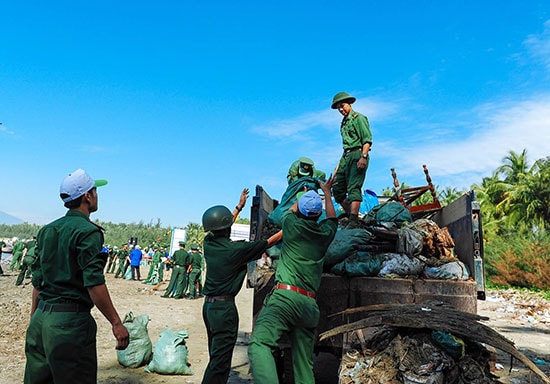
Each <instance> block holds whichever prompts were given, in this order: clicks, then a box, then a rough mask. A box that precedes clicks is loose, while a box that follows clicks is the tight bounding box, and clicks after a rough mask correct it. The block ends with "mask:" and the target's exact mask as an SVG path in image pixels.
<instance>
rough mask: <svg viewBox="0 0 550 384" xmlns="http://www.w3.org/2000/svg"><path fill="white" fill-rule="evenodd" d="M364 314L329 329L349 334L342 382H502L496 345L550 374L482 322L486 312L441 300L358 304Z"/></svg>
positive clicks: (332, 333) (331, 334)
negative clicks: (496, 366)
mask: <svg viewBox="0 0 550 384" xmlns="http://www.w3.org/2000/svg"><path fill="white" fill-rule="evenodd" d="M358 312H361V313H362V314H363V317H362V319H361V320H358V321H355V322H353V323H350V324H345V325H341V326H338V327H336V328H333V329H331V330H328V331H326V332H324V333H322V334H321V335H320V339H321V340H325V339H327V338H330V337H334V336H336V335H339V334H346V335H347V339H346V342H345V346H344V352H345V354H344V356H343V358H342V362H341V365H340V370H339V378H340V383H345V384H351V383H410V384H412V383H426V384H439V383H457V384H458V383H500V381H498V378H497V377H496V376H495V375H493V374H492V373H491V363H493V364H494V360H495V356H496V349H499V350H501V351H503V352H505V353H508V354H510V355H511V356H513V357H514V358H515V359H517V360H518V361H520V362H521V363H523V364H525V366H526V367H527V368H529V369H530V370H531V371H532V372H533V373H535V374H536V375H538V376H539V377H540V378H541V379H542V380H543V382H544V383H550V379H549V378H548V377H547V376H546V375H545V374H544V373H543V372H542V371H541V370H540V369H539V368H538V367H537V365H536V364H534V363H533V362H532V361H531V360H529V359H528V358H527V357H526V356H525V355H523V354H522V353H521V352H520V351H519V350H518V349H517V348H516V347H515V346H514V343H513V342H512V341H510V340H508V339H506V338H505V337H503V336H502V335H500V334H499V333H498V332H496V331H494V330H493V329H491V328H490V327H488V326H486V325H484V324H482V323H481V321H484V320H487V318H485V317H482V316H478V315H474V314H471V313H467V312H461V311H458V310H455V309H454V308H452V306H450V305H448V304H445V303H440V302H425V303H421V304H396V305H374V306H367V307H363V308H353V309H349V310H347V311H344V312H343V313H344V314H351V313H355V314H357V313H358Z"/></svg>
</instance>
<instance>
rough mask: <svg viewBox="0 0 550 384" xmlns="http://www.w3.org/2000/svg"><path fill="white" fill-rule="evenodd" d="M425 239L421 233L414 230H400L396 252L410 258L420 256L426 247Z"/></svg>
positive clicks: (405, 228) (398, 231)
mask: <svg viewBox="0 0 550 384" xmlns="http://www.w3.org/2000/svg"><path fill="white" fill-rule="evenodd" d="M423 238H424V237H423V236H422V234H421V233H419V232H418V231H416V230H414V229H412V228H408V227H403V228H401V229H398V230H397V244H396V251H397V252H398V253H404V254H405V255H407V256H409V257H413V256H417V255H420V253H421V252H422V247H423V246H424V243H423Z"/></svg>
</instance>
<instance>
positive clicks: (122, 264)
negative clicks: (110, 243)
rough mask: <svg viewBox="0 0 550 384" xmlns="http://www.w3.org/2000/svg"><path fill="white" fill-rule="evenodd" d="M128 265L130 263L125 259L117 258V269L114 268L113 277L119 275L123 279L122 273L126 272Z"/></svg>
mask: <svg viewBox="0 0 550 384" xmlns="http://www.w3.org/2000/svg"><path fill="white" fill-rule="evenodd" d="M129 265H130V264H129V263H128V264H127V263H126V260H125V259H119V260H118V269H117V270H116V273H115V278H117V277H119V276H121V277H122V278H123V279H124V275H125V274H126V268H128V266H129Z"/></svg>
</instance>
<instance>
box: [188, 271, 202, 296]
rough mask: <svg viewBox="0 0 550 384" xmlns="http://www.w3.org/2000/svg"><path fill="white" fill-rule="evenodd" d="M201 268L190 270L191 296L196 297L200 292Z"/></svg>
mask: <svg viewBox="0 0 550 384" xmlns="http://www.w3.org/2000/svg"><path fill="white" fill-rule="evenodd" d="M200 276H201V270H200V269H192V270H191V272H189V296H190V297H191V298H196V297H197V296H198V294H199V293H200V292H198V289H197V284H199V283H200Z"/></svg>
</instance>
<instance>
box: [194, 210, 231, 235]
mask: <svg viewBox="0 0 550 384" xmlns="http://www.w3.org/2000/svg"><path fill="white" fill-rule="evenodd" d="M232 224H233V214H232V213H231V211H230V210H229V208H227V207H224V206H223V205H215V206H213V207H211V208H208V209H207V210H206V211H205V212H204V214H203V215H202V227H203V228H204V230H205V231H218V230H220V229H226V228H229V227H231V225H232Z"/></svg>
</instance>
